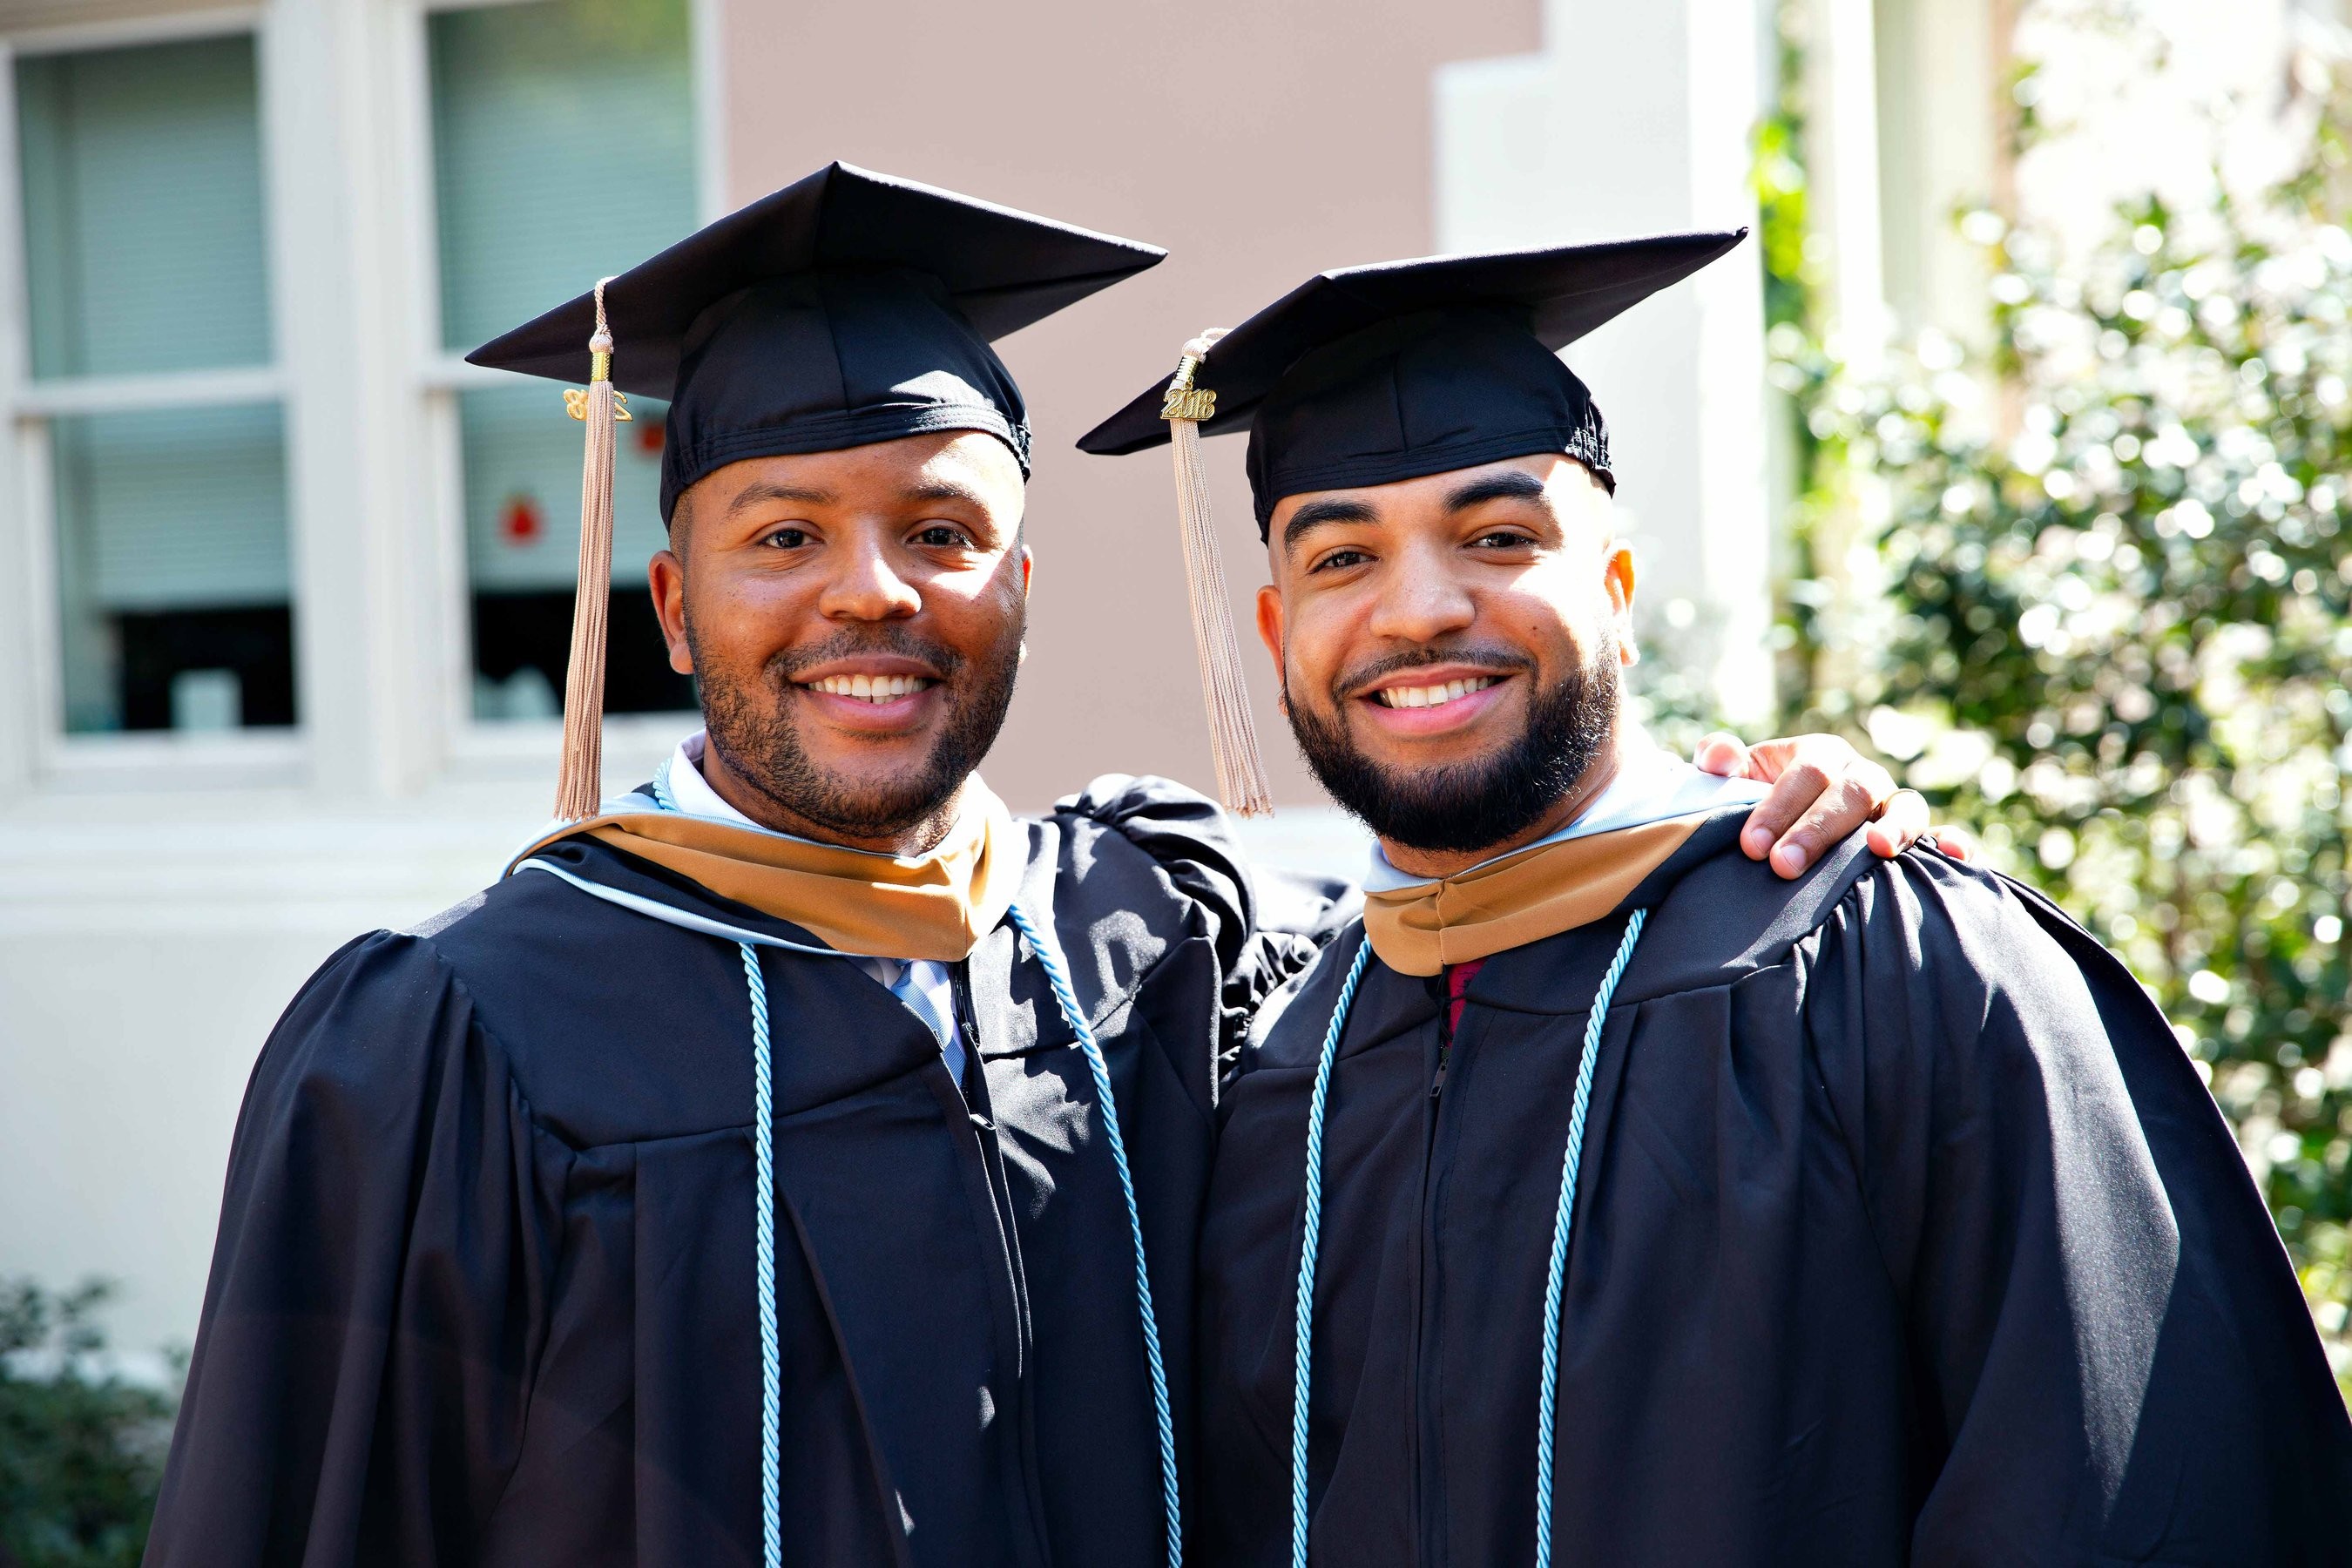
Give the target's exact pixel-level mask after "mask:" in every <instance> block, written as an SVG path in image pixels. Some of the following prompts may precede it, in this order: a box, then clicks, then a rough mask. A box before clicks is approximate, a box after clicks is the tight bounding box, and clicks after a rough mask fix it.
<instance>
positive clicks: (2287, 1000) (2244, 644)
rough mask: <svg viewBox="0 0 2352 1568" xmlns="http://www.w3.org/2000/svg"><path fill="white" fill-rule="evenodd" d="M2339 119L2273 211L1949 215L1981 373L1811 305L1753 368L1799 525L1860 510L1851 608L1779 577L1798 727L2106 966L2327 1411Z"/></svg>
mask: <svg viewBox="0 0 2352 1568" xmlns="http://www.w3.org/2000/svg"><path fill="white" fill-rule="evenodd" d="M2025 80H2027V78H2021V79H2020V85H2021V86H2022V84H2023V82H2024V81H2025ZM2018 96H2019V101H2020V102H2021V104H2023V103H2027V102H2028V100H2029V99H2030V97H2031V95H2030V94H2028V93H2023V92H2021V93H2020V94H2019V95H2018ZM2345 107H2346V106H2345V105H2344V104H2342V103H2336V104H2332V105H2329V106H2327V107H2326V108H2325V109H2324V110H2320V113H2319V124H2318V130H2317V134H2316V135H2315V137H2314V138H2313V140H2312V142H2311V149H2312V152H2311V164H2310V167H2309V168H2308V169H2307V170H2306V171H2305V173H2304V174H2301V175H2300V176H2298V177H2297V178H2295V179H2294V180H2291V181H2289V182H2288V183H2287V184H2284V185H2283V186H2281V187H2280V188H2278V189H2276V190H2273V191H2271V192H2268V193H2265V194H2263V195H2261V196H2259V197H2256V198H2244V197H2241V198H2234V199H2233V198H2231V197H2227V196H2224V197H2221V198H2220V199H2219V200H2218V201H2217V203H2216V205H2214V206H2213V207H2211V208H2210V209H2205V208H2200V209H2199V210H2198V211H2197V212H2195V213H2192V214H2183V213H2179V212H2175V211H2172V210H2169V209H2168V208H2167V207H2166V206H2165V205H2163V204H2161V203H2160V202H2158V201H2155V200H2152V199H2150V200H2143V201H2140V202H2138V203H2137V204H2134V205H2128V206H2127V207H2126V208H2125V209H2122V210H2119V212H2118V213H2117V216H2116V225H2115V226H2114V229H2113V231H2112V233H2111V234H2110V235H2109V236H2108V237H2106V238H2105V241H2104V242H2103V243H2101V244H2099V245H2097V246H2096V247H2093V248H2091V249H2090V250H2088V251H2086V252H2084V253H2081V254H2072V255H2062V254H2061V252H2060V249H2059V247H2057V245H2056V244H2055V243H2054V242H2053V240H2052V239H2050V238H2049V237H2045V236H2043V235H2041V234H2038V233H2035V232H2032V230H2030V229H2022V228H2011V227H2010V226H2008V224H2007V223H2006V222H2004V220H2003V219H2002V218H2001V217H2000V216H1997V215H1995V214H1992V213H1990V212H1979V213H1972V214H1969V215H1967V216H1965V217H1964V218H1963V219H1962V220H1961V231H1962V233H1963V234H1964V235H1965V236H1966V237H1969V239H1971V240H1974V241H1976V242H1978V243H1979V244H1981V245H1982V246H1983V247H1985V249H1986V253H1987V256H1988V258H1989V261H1990V277H1991V282H1990V298H1991V309H1990V328H1991V336H1990V354H1989V356H1986V357H1985V358H1984V359H1982V360H1981V361H1980V362H1979V363H1974V364H1971V363H1968V362H1967V359H1966V356H1964V355H1963V353H1962V352H1961V351H1960V349H1959V348H1958V346H1957V345H1955V344H1954V343H1952V342H1948V341H1947V340H1945V339H1943V338H1941V337H1938V336H1937V335H1935V334H1932V333H1931V334H1927V335H1926V336H1924V337H1923V338H1922V339H1921V340H1920V341H1919V342H1917V343H1916V345H1914V346H1913V347H1912V348H1911V349H1910V350H1909V351H1908V352H1906V353H1903V354H1901V355H1898V356H1897V357H1896V358H1895V360H1894V361H1893V362H1891V363H1890V365H1889V366H1888V368H1887V369H1885V372H1884V373H1883V374H1879V375H1877V376H1875V377H1874V378H1872V379H1871V380H1870V381H1868V382H1867V383H1865V382H1863V381H1861V380H1859V379H1856V378H1853V377H1848V376H1845V375H1843V374H1840V372H1839V370H1838V367H1837V366H1836V365H1835V363H1833V362H1832V358H1831V356H1830V355H1829V354H1827V353H1824V351H1823V350H1822V345H1821V343H1820V341H1819V338H1818V335H1817V334H1816V333H1815V332H1814V331H1813V330H1812V323H1811V320H1810V319H1809V316H1808V314H1807V313H1806V312H1805V311H1804V310H1802V309H1800V310H1798V311H1797V312H1796V313H1794V314H1791V315H1790V316H1789V317H1787V318H1786V319H1784V320H1783V321H1780V322H1778V323H1776V324H1775V325H1774V327H1773V329H1772V331H1773V337H1772V340H1771V343H1770V348H1771V351H1772V358H1773V363H1774V371H1773V374H1774V377H1775V382H1776V384H1778V385H1780V387H1781V388H1782V389H1783V390H1784V391H1786V392H1788V393H1789V394H1790V398H1791V403H1792V406H1793V409H1794V416H1795V417H1796V418H1797V419H1799V420H1800V421H1801V423H1802V425H1803V427H1804V430H1805V433H1806V436H1807V437H1808V438H1809V439H1810V441H1811V443H1812V446H1811V452H1813V453H1814V454H1815V460H1814V464H1813V466H1812V467H1811V468H1810V469H1809V470H1808V471H1806V472H1804V473H1803V474H1802V475H1801V479H1802V481H1803V482H1802V484H1801V490H1802V494H1801V497H1800V500H1799V501H1798V503H1797V505H1798V510H1797V513H1796V516H1795V518H1794V519H1793V521H1792V528H1793V531H1795V532H1796V533H1797V534H1798V535H1799V537H1800V540H1801V542H1802V541H1805V540H1807V539H1808V538H1810V537H1812V536H1811V535H1810V534H1809V533H1808V530H1809V527H1811V525H1812V524H1813V523H1815V522H1816V521H1817V520H1818V519H1819V517H1820V516H1822V515H1823V514H1824V513H1825V512H1827V511H1829V510H1836V509H1840V508H1843V509H1846V513H1847V515H1848V516H1852V515H1853V512H1854V509H1856V508H1857V507H1858V506H1860V507H1861V509H1862V510H1864V512H1872V511H1874V513H1875V515H1874V516H1873V517H1872V519H1871V521H1873V522H1874V523H1875V522H1876V521H1878V519H1880V518H1883V519H1884V520H1885V521H1884V525H1883V528H1880V529H1878V530H1877V531H1876V534H1875V543H1876V547H1877V548H1876V561H1875V563H1874V575H1875V577H1876V581H1875V582H1873V583H1867V584H1845V585H1844V586H1843V594H1844V598H1845V604H1844V606H1843V611H1842V614H1841V616H1832V617H1831V618H1830V619H1829V620H1827V621H1825V620H1824V619H1823V618H1822V616H1821V615H1819V614H1818V613H1817V612H1818V611H1819V608H1820V606H1822V605H1825V604H1828V603H1831V602H1832V600H1834V599H1836V598H1837V596H1838V595H1839V593H1840V591H1841V589H1840V587H1839V585H1837V584H1832V583H1829V582H1826V581H1821V580H1816V581H1811V582H1807V581H1802V580H1801V581H1799V582H1798V583H1797V584H1795V585H1794V587H1793V588H1792V589H1791V590H1790V596H1789V609H1788V613H1787V616H1786V618H1785V622H1784V633H1783V635H1784V637H1785V638H1786V640H1787V643H1788V645H1789V649H1790V652H1789V654H1788V655H1787V656H1785V658H1784V665H1783V677H1784V692H1786V694H1787V695H1788V696H1789V697H1790V698H1791V699H1792V701H1791V702H1790V710H1792V711H1797V712H1800V713H1801V714H1802V715H1803V718H1802V719H1801V720H1800V722H1807V721H1810V722H1812V723H1822V722H1826V723H1830V724H1833V725H1839V726H1841V727H1843V728H1846V729H1848V730H1849V731H1856V730H1859V731H1867V733H1868V735H1869V737H1870V738H1871V739H1872V740H1873V741H1874V742H1875V743H1876V745H1877V747H1878V749H1879V750H1880V751H1881V752H1885V753H1888V754H1889V755H1891V756H1892V757H1894V758H1895V759H1896V760H1897V761H1898V762H1900V763H1902V764H1904V765H1905V767H1906V771H1907V774H1908V778H1907V781H1906V782H1908V783H1910V784H1913V785H1914V786H1916V787H1918V788H1921V789H1923V790H1925V791H1926V792H1927V795H1928V798H1929V799H1930V801H1931V802H1932V803H1934V805H1935V806H1936V808H1937V813H1938V815H1939V816H1943V817H1946V818H1951V819H1957V820H1958V821H1960V822H1963V823H1966V824H1969V825H1970V826H1974V827H1976V828H1977V829H1978V830H1979V833H1980V834H1981V836H1982V837H1983V838H1984V840H1985V842H1986V844H1987V846H1988V847H1989V848H1990V851H1991V858H1992V859H1993V861H1994V863H1995V864H1997V865H1999V866H2000V867H2001V868H2003V869H2006V870H2009V871H2011V872H2012V873H2013V874H2015V875H2018V876H2020V877H2022V878H2024V879H2028V880H2030V881H2032V882H2034V883H2035V884H2037V885H2039V886H2041V887H2042V888H2043V889H2047V890H2048V891H2049V892H2051V893H2052V894H2053V896H2054V897H2056V898H2057V899H2058V900H2059V901H2060V902H2062V903H2063V905H2064V906H2065V907H2066V908H2067V909H2068V910H2070V911H2071V912H2073V913H2074V915H2075V916H2076V918H2078V919H2080V920H2081V921H2083V922H2084V924H2085V925H2086V926H2087V927H2088V928H2089V929H2090V930H2091V931H2093V932H2094V933H2095V934H2096V935H2098V936H2099V937H2100V938H2101V939H2102V940H2104V941H2105V942H2107V943H2108V945H2109V946H2111V947H2112V948H2114V949H2115V950H2116V951H2117V952H2120V953H2121V954H2122V955H2123V956H2124V957H2125V959H2126V961H2127V962H2128V963H2130V965H2131V967H2132V969H2133V971H2134V973H2137V975H2138V976H2139V977H2140V979H2141V981H2142V982H2143V984H2146V985H2147V987H2148V989H2149V991H2150V992H2151V994H2153V995H2154V996H2155V997H2156V999H2157V1001H2158V1004H2159V1005H2161V1006H2162V1007H2163V1008H2164V1010H2165V1013H2166V1014H2167V1016H2168V1017H2169V1018H2170V1019H2171V1020H2172V1021H2173V1024H2174V1026H2175V1030H2176V1033H2177V1034H2178V1035H2179V1039H2180V1042H2181V1044H2182V1046H2183V1047H2184V1048H2185V1049H2187V1050H2188V1051H2189V1054H2190V1056H2191V1057H2192V1058H2193V1059H2194V1061H2195V1062H2196V1064H2197V1068H2198V1070H2199V1073H2200V1076H2201V1077H2203V1078H2204V1079H2206V1080H2207V1082H2208V1083H2209V1085H2210V1088H2211V1089H2212V1091H2213V1094H2214V1097H2215V1099H2216V1100H2218V1102H2219V1103H2220V1105H2221V1109H2222V1110H2223V1112H2224V1113H2225V1114H2226V1115H2227V1116H2228V1118H2229V1120H2230V1121H2231V1124H2232V1125H2233V1127H2234V1128H2235V1129H2236V1131H2237V1134H2238V1138H2239V1142H2240V1144H2241V1146H2242V1150H2243V1152H2244V1154H2245V1157H2246V1160H2247V1163H2248V1164H2249V1165H2250V1166H2251V1167H2252V1171H2253V1173H2254V1175H2255V1177H2256V1179H2257V1181H2258V1182H2259V1183H2260V1184H2261V1185H2262V1187H2263V1192H2264V1193H2265V1194H2266V1196H2267V1197H2268V1199H2269V1202H2270V1205H2271V1208H2272V1212H2273V1215H2274V1217H2275V1218H2276V1220H2277V1222H2278V1226H2279V1231H2280V1234H2281V1235H2282V1237H2284V1240H2285V1242H2286V1245H2287V1248H2288V1251H2289V1253H2290V1255H2291V1256H2292V1258H2293V1259H2294V1265H2295V1268H2296V1269H2297V1271H2298V1272H2299V1274H2300V1275H2301V1278H2302V1280H2303V1283H2304V1288H2305V1293H2306V1295H2307V1297H2308V1298H2309V1300H2310V1301H2311V1304H2312V1307H2313V1310H2314V1314H2315V1318H2316V1320H2317V1321H2318V1323H2319V1325H2320V1328H2321V1331H2322V1333H2323V1335H2324V1336H2326V1339H2327V1341H2328V1342H2329V1349H2330V1352H2331V1354H2332V1355H2333V1356H2334V1357H2335V1359H2336V1366H2337V1370H2338V1373H2339V1375H2341V1376H2343V1377H2344V1378H2345V1379H2346V1384H2347V1390H2352V1337H2347V1332H2346V1330H2347V1308H2348V1307H2352V1229H2347V1226H2352V1002H2347V994H2346V992H2347V963H2346V945H2345V942H2346V933H2345V924H2344V922H2345V917H2346V914H2347V893H2352V882H2347V865H2346V854H2345V847H2346V830H2347V823H2352V808H2347V803H2346V800H2345V795H2344V790H2343V784H2342V781H2343V779H2344V776H2345V773H2346V771H2347V768H2352V693H2347V689H2346V688H2347V675H2352V331H2347V299H2352V236H2347V232H2346V228H2345V222H2346V220H2347V216H2352V203H2347V199H2346V195H2347V192H2346V189H2345V181H2344V179H2343V177H2342V171H2343V169H2344V166H2345V163H2346V146H2347V133H2346V128H2347V124H2352V120H2347V117H2346V115H2345V112H2344V111H2345ZM1792 163H1798V166H1799V167H1800V168H1801V162H1800V161H1797V160H1792ZM1765 212H1766V221H1767V225H1768V234H1767V246H1766V251H1767V259H1768V264H1769V263H1770V262H1771V260H1772V258H1774V257H1776V256H1778V255H1779V254H1780V247H1776V246H1775V245H1774V244H1773V242H1772V237H1771V235H1770V234H1769V226H1770V224H1771V223H1772V222H1773V221H1774V209H1773V208H1772V206H1770V205H1767V207H1766V209H1765ZM1804 282H1805V279H1803V277H1802V276H1801V274H1800V275H1798V276H1797V277H1795V278H1792V279H1790V284H1791V287H1792V288H1798V289H1801V287H1802V285H1803V284H1804ZM1800 298H1801V295H1800ZM1864 500H1866V501H1867V504H1866V505H1865V504H1864ZM1825 658H1827V659H1829V660H1830V661H1831V662H1832V663H1833V664H1835V665H1836V666H1837V668H1838V670H1839V675H1838V679H1836V680H1835V681H1834V682H1830V681H1825V680H1823V679H1822V678H1821V676H1820V674H1819V671H1820V668H1821V667H1822V661H1823V660H1824V659H1825Z"/></svg>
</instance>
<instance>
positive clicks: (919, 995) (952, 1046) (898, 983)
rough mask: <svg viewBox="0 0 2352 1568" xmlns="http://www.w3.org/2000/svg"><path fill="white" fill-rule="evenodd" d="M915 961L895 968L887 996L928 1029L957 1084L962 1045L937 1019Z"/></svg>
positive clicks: (960, 1074)
mask: <svg viewBox="0 0 2352 1568" xmlns="http://www.w3.org/2000/svg"><path fill="white" fill-rule="evenodd" d="M916 962H917V961H915V960H912V959H909V960H908V961H907V962H906V963H902V964H900V965H899V966H898V978H897V979H896V980H893V981H892V982H890V994H891V995H893V996H896V997H897V998H898V1000H899V1001H901V1002H904V1003H905V1004H906V1005H907V1008H908V1011H909V1012H911V1013H913V1014H914V1015H915V1016H916V1017H918V1018H920V1019H921V1020H922V1021H923V1026H924V1027H926V1028H928V1029H929V1030H930V1032H931V1038H933V1039H935V1040H937V1041H938V1042H939V1043H940V1052H941V1054H943V1055H944V1056H945V1057H946V1058H947V1064H948V1071H949V1072H950V1074H952V1075H953V1076H954V1078H955V1080H956V1081H957V1082H958V1083H961V1082H962V1081H963V1042H962V1041H961V1040H960V1039H958V1038H957V1037H956V1033H955V1029H954V1027H953V1026H951V1025H950V1022H949V1021H948V1020H947V1019H945V1018H943V1017H941V1016H940V1012H939V1008H938V1007H937V1006H936V1005H934V1004H933V1002H932V999H931V994H930V993H929V991H926V990H925V989H924V988H923V984H922V979H921V977H920V976H919V974H918V973H916V968H915V965H916Z"/></svg>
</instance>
